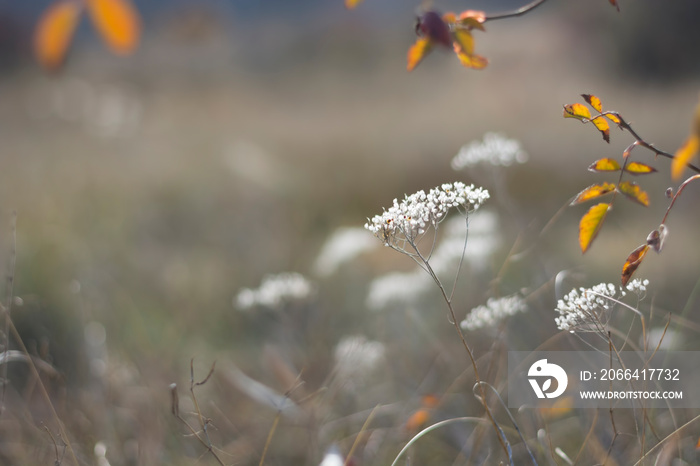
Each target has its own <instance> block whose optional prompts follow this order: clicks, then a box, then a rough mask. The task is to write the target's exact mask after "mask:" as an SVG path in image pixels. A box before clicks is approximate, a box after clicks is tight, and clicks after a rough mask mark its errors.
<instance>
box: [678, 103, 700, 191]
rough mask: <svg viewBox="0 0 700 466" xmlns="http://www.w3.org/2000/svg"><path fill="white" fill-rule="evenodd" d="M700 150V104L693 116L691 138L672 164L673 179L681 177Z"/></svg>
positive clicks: (679, 150) (689, 137)
mask: <svg viewBox="0 0 700 466" xmlns="http://www.w3.org/2000/svg"><path fill="white" fill-rule="evenodd" d="M699 149H700V103H698V105H697V106H696V107H695V115H694V116H693V125H692V127H691V129H690V136H688V139H686V141H685V143H684V144H683V145H682V146H681V148H680V149H678V151H676V153H675V154H674V156H673V162H671V178H673V179H674V180H677V179H678V178H680V177H681V174H682V173H683V170H684V169H685V166H686V165H687V164H688V163H690V161H691V160H692V158H693V157H694V156H695V154H697V152H698V150H699Z"/></svg>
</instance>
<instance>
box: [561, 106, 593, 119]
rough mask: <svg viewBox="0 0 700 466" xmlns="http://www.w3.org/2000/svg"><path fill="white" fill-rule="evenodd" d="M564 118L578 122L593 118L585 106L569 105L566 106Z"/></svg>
mask: <svg viewBox="0 0 700 466" xmlns="http://www.w3.org/2000/svg"><path fill="white" fill-rule="evenodd" d="M564 118H576V119H578V120H581V121H583V120H588V119H590V118H591V112H590V110H588V107H586V106H585V105H583V104H568V105H564Z"/></svg>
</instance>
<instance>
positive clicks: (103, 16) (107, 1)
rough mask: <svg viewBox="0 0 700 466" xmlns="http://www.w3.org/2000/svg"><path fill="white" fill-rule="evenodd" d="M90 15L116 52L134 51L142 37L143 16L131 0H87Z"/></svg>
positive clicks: (109, 45)
mask: <svg viewBox="0 0 700 466" xmlns="http://www.w3.org/2000/svg"><path fill="white" fill-rule="evenodd" d="M86 2H87V6H88V10H89V12H90V17H91V18H92V22H93V24H94V25H95V28H96V29H97V31H98V32H99V33H100V35H101V36H102V38H103V39H104V41H105V42H106V43H107V46H108V47H109V48H110V49H111V50H112V52H114V53H118V54H120V55H126V54H129V53H131V52H133V51H134V50H135V49H136V47H137V46H138V44H139V40H140V38H141V17H140V16H139V14H138V12H137V11H136V9H135V8H134V6H133V5H132V4H131V2H130V1H129V0H86Z"/></svg>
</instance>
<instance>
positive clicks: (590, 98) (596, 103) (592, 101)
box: [581, 94, 603, 113]
mask: <svg viewBox="0 0 700 466" xmlns="http://www.w3.org/2000/svg"><path fill="white" fill-rule="evenodd" d="M581 97H583V98H584V99H585V100H586V102H587V103H588V105H590V106H591V107H593V108H595V109H596V110H598V113H603V103H602V102H601V101H600V99H599V98H598V97H596V96H594V95H593V94H581Z"/></svg>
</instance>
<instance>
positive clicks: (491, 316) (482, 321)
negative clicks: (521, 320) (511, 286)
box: [461, 294, 527, 330]
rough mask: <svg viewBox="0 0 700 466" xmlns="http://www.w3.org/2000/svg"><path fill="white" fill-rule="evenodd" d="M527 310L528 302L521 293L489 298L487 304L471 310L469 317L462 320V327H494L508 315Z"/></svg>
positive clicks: (467, 328)
mask: <svg viewBox="0 0 700 466" xmlns="http://www.w3.org/2000/svg"><path fill="white" fill-rule="evenodd" d="M525 311H527V304H526V303H525V300H524V299H523V298H522V297H521V296H520V295H517V294H515V295H511V296H505V297H503V298H489V299H488V300H487V301H486V305H485V306H483V305H482V306H478V307H475V308H474V309H472V310H471V312H470V313H469V314H468V315H467V318H466V319H464V320H463V321H462V323H461V327H462V328H463V329H465V330H477V329H480V328H483V327H492V326H494V325H496V324H497V323H498V322H499V321H500V320H502V319H504V318H506V317H508V316H512V315H513V314H517V313H518V312H525Z"/></svg>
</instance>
